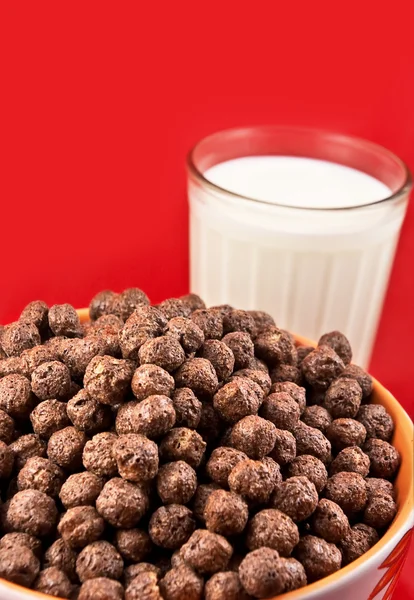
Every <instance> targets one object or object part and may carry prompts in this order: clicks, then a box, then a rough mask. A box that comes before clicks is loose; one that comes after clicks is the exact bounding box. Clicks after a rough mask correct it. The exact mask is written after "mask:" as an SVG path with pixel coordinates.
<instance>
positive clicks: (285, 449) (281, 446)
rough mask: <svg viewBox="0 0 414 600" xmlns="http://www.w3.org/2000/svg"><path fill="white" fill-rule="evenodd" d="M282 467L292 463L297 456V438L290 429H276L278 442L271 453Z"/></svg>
mask: <svg viewBox="0 0 414 600" xmlns="http://www.w3.org/2000/svg"><path fill="white" fill-rule="evenodd" d="M269 456H270V457H271V458H273V460H275V461H276V462H277V463H278V464H279V465H280V466H281V467H283V466H285V465H287V464H288V463H290V462H291V461H292V460H293V459H294V458H295V456H296V440H295V438H294V436H293V434H292V433H290V431H286V430H284V429H276V442H275V446H274V448H273V450H272V451H271V453H270V455H269Z"/></svg>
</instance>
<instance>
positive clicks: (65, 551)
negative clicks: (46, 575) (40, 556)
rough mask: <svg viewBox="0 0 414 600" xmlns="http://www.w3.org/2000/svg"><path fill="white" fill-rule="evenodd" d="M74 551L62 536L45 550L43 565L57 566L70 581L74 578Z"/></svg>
mask: <svg viewBox="0 0 414 600" xmlns="http://www.w3.org/2000/svg"><path fill="white" fill-rule="evenodd" d="M75 566H76V552H74V550H72V548H71V547H70V546H68V545H67V544H66V543H65V541H64V540H63V539H62V538H59V539H57V540H56V541H55V542H53V544H52V545H51V546H49V548H48V549H47V550H46V552H45V557H44V567H45V568H47V567H57V568H58V569H59V570H61V571H63V572H64V573H66V575H67V576H68V577H69V579H70V580H71V581H75V580H76V572H75Z"/></svg>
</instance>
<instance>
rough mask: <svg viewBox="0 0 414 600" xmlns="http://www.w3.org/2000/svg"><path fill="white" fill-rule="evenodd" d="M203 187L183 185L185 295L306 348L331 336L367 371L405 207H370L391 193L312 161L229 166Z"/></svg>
mask: <svg viewBox="0 0 414 600" xmlns="http://www.w3.org/2000/svg"><path fill="white" fill-rule="evenodd" d="M204 177H205V179H207V180H208V181H210V182H212V183H214V184H215V186H208V185H204V186H200V185H197V183H196V182H194V181H192V180H191V179H190V182H189V197H190V240H191V290H192V291H193V292H196V293H199V294H200V295H201V296H202V297H203V298H204V299H205V300H206V302H207V304H208V305H214V304H222V303H229V304H232V305H234V306H236V307H238V308H244V309H257V310H265V311H267V312H269V313H270V314H272V315H273V316H274V318H275V320H276V323H277V324H278V325H279V326H280V327H282V328H286V329H289V330H290V331H292V332H295V333H298V334H300V335H303V336H306V337H309V338H312V339H318V338H319V337H320V335H321V334H322V333H325V332H327V331H331V330H333V329H339V330H341V331H343V332H344V333H345V334H346V335H347V336H348V337H349V339H350V341H351V344H352V346H353V349H354V361H355V362H356V363H358V364H360V365H362V366H366V365H367V362H368V360H369V357H370V354H371V349H372V344H373V340H374V336H375V332H376V327H377V323H378V318H379V314H380V311H381V307H382V303H383V299H384V295H385V291H386V287H387V282H388V277H389V273H390V269H391V265H392V262H393V257H394V253H395V248H396V244H397V241H398V234H399V230H400V227H401V224H402V221H403V218H404V212H405V206H403V205H401V204H398V203H397V204H395V203H392V202H383V203H379V204H371V203H372V202H375V201H378V200H382V199H384V198H387V197H388V196H390V195H391V191H390V189H389V188H388V187H387V186H386V185H384V184H383V183H382V182H380V181H379V180H377V179H375V178H373V177H371V176H370V175H367V174H365V173H363V172H361V171H357V170H355V169H351V168H349V167H345V166H342V165H339V164H336V163H331V162H327V161H322V160H316V159H311V158H300V157H292V156H252V157H244V158H237V159H234V160H229V161H226V162H223V163H221V164H218V165H216V166H214V167H211V168H210V169H208V170H207V171H206V172H205V173H204ZM216 186H218V187H216ZM220 188H222V189H220ZM226 191H227V192H228V191H230V192H233V194H228V193H227V192H226ZM238 195H240V196H243V198H241V197H240V196H238ZM370 204H371V205H370ZM311 209H313V210H311ZM315 209H318V210H315ZM331 209H337V210H331Z"/></svg>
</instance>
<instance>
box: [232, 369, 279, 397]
mask: <svg viewBox="0 0 414 600" xmlns="http://www.w3.org/2000/svg"><path fill="white" fill-rule="evenodd" d="M236 377H242V378H244V379H251V380H252V381H254V383H257V385H259V386H260V387H261V388H262V390H263V393H264V395H265V396H267V395H268V394H269V392H270V388H271V385H272V382H271V380H270V377H269V375H268V374H267V373H266V372H265V371H261V370H260V369H251V368H249V369H240V370H239V371H235V372H234V373H233V378H232V379H231V381H233V379H234V378H236Z"/></svg>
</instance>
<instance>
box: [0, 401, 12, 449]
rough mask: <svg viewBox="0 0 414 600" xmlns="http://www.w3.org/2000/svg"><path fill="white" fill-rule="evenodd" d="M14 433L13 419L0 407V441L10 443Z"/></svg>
mask: <svg viewBox="0 0 414 600" xmlns="http://www.w3.org/2000/svg"><path fill="white" fill-rule="evenodd" d="M14 435H15V431H14V421H13V419H12V418H11V417H9V415H8V414H7V413H6V412H5V411H4V410H1V409H0V441H1V442H4V443H5V444H10V442H11V441H12V440H13V438H14Z"/></svg>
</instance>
